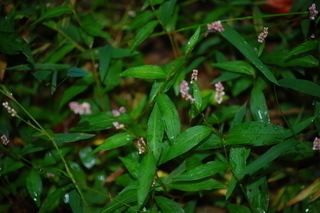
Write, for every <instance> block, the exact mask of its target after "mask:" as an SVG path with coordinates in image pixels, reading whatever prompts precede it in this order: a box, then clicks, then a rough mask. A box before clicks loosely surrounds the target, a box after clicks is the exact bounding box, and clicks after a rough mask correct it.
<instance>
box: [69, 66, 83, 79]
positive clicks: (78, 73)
mask: <svg viewBox="0 0 320 213" xmlns="http://www.w3.org/2000/svg"><path fill="white" fill-rule="evenodd" d="M86 75H88V72H87V71H85V70H83V69H80V68H78V67H71V68H70V69H69V70H68V72H67V76H69V77H73V78H75V77H84V76H86Z"/></svg>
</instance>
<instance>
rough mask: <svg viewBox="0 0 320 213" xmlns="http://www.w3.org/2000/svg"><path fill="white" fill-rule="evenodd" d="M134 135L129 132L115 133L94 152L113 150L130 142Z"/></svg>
mask: <svg viewBox="0 0 320 213" xmlns="http://www.w3.org/2000/svg"><path fill="white" fill-rule="evenodd" d="M133 139H134V137H133V136H132V135H130V134H129V133H127V132H123V133H118V134H115V135H113V136H111V137H109V138H107V139H106V140H105V141H104V142H103V144H101V145H100V146H98V147H97V148H96V149H95V150H94V152H98V151H104V150H111V149H115V148H118V147H121V146H125V145H127V144H129V143H130V142H131V141H132V140H133Z"/></svg>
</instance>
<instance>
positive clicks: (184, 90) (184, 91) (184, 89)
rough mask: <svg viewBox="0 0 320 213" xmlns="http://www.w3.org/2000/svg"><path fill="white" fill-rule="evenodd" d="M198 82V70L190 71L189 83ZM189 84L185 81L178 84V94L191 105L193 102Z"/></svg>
mask: <svg viewBox="0 0 320 213" xmlns="http://www.w3.org/2000/svg"><path fill="white" fill-rule="evenodd" d="M197 80H198V70H196V69H194V70H192V74H191V80H190V83H191V84H192V83H193V82H194V81H197ZM189 89H190V87H189V83H188V82H187V81H186V80H183V81H182V82H181V83H180V94H181V97H182V98H183V99H184V100H186V101H190V102H191V103H193V102H194V101H195V100H194V98H193V97H192V95H191V94H190V93H189Z"/></svg>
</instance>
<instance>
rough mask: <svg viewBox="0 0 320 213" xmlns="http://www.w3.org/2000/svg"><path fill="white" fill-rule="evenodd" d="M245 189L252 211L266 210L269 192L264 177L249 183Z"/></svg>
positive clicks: (255, 212) (257, 212)
mask: <svg viewBox="0 0 320 213" xmlns="http://www.w3.org/2000/svg"><path fill="white" fill-rule="evenodd" d="M246 191H247V193H246V194H247V197H248V200H249V202H250V204H251V205H250V206H251V207H252V208H253V210H254V211H253V212H254V213H264V212H268V206H269V193H268V184H267V180H266V177H262V178H260V179H258V180H256V181H254V182H253V183H251V184H249V185H248V186H247V190H246Z"/></svg>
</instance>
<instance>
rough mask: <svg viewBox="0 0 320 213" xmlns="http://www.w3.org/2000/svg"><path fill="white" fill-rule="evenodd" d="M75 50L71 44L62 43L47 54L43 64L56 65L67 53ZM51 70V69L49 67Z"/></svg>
mask: <svg viewBox="0 0 320 213" xmlns="http://www.w3.org/2000/svg"><path fill="white" fill-rule="evenodd" d="M74 48H75V45H74V44H73V43H71V42H63V43H62V44H61V45H60V46H59V47H58V48H56V49H54V50H53V51H52V52H50V53H49V54H48V56H47V57H46V59H45V60H44V62H46V63H51V64H54V63H57V62H58V61H60V60H61V59H63V58H64V57H65V56H66V55H67V54H68V53H70V52H71V51H72V50H73V49H74ZM50 69H52V70H53V67H50Z"/></svg>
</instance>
